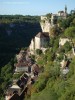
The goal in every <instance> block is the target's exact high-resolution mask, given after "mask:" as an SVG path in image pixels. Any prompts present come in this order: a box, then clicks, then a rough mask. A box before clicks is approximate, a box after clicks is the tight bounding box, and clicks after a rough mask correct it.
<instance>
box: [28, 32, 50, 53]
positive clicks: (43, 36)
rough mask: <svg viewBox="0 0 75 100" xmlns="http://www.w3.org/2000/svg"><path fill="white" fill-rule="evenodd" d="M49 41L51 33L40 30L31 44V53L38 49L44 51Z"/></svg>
mask: <svg viewBox="0 0 75 100" xmlns="http://www.w3.org/2000/svg"><path fill="white" fill-rule="evenodd" d="M48 43H49V33H47V32H39V33H38V34H37V35H36V36H35V38H34V39H32V41H31V44H30V46H29V49H30V53H31V54H34V53H35V51H36V50H37V49H41V50H42V51H43V52H44V51H45V50H46V47H47V45H48Z"/></svg>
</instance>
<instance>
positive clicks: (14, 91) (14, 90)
mask: <svg viewBox="0 0 75 100" xmlns="http://www.w3.org/2000/svg"><path fill="white" fill-rule="evenodd" d="M20 93H21V88H20V87H19V86H18V85H17V84H13V85H12V86H11V87H9V88H8V90H7V93H6V97H5V100H10V98H11V97H12V96H13V95H14V94H18V95H20Z"/></svg>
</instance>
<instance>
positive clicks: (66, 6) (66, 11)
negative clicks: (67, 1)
mask: <svg viewBox="0 0 75 100" xmlns="http://www.w3.org/2000/svg"><path fill="white" fill-rule="evenodd" d="M65 13H66V14H67V6H66V5H65Z"/></svg>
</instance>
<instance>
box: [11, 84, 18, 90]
mask: <svg viewBox="0 0 75 100" xmlns="http://www.w3.org/2000/svg"><path fill="white" fill-rule="evenodd" d="M10 88H11V89H13V88H14V89H20V87H19V86H18V85H17V84H14V85H12V87H10Z"/></svg>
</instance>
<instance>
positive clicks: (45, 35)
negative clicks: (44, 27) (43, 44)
mask: <svg viewBox="0 0 75 100" xmlns="http://www.w3.org/2000/svg"><path fill="white" fill-rule="evenodd" d="M36 37H39V38H45V37H49V33H48V32H39V33H38V34H37V35H36Z"/></svg>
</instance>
